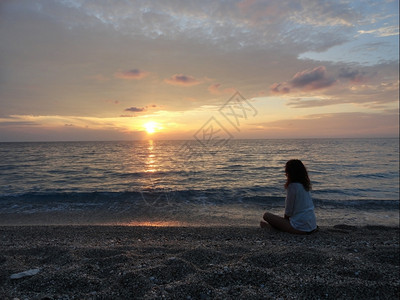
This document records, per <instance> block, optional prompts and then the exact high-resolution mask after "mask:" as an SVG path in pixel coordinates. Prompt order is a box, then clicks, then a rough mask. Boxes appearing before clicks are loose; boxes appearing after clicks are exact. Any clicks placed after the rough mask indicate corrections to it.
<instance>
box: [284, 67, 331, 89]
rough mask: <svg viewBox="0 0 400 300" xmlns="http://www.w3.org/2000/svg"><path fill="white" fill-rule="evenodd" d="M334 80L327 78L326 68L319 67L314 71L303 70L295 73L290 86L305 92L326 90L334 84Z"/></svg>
mask: <svg viewBox="0 0 400 300" xmlns="http://www.w3.org/2000/svg"><path fill="white" fill-rule="evenodd" d="M334 82H335V79H333V78H332V77H328V75H327V72H326V68H325V67H324V66H319V67H316V68H314V69H311V70H310V69H309V70H305V71H302V72H298V73H296V74H295V75H294V76H293V78H292V80H291V81H290V85H291V86H292V87H293V88H299V89H305V90H317V89H321V88H326V87H329V86H331V85H332V84H334Z"/></svg>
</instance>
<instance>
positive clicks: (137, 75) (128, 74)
mask: <svg viewBox="0 0 400 300" xmlns="http://www.w3.org/2000/svg"><path fill="white" fill-rule="evenodd" d="M147 75H149V73H148V72H145V71H141V70H139V69H132V70H129V71H119V72H117V73H115V74H114V76H115V77H117V78H121V79H136V80H139V79H143V78H145V77H146V76H147Z"/></svg>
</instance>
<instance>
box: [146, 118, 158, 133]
mask: <svg viewBox="0 0 400 300" xmlns="http://www.w3.org/2000/svg"><path fill="white" fill-rule="evenodd" d="M143 127H144V129H145V130H146V132H147V133H148V134H153V133H154V132H156V131H157V129H158V128H159V126H158V124H157V123H156V122H154V121H148V122H147V123H144V124H143Z"/></svg>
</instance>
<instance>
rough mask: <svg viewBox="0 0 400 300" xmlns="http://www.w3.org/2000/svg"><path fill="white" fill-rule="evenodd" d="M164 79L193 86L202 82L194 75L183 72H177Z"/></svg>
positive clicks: (172, 82)
mask: <svg viewBox="0 0 400 300" xmlns="http://www.w3.org/2000/svg"><path fill="white" fill-rule="evenodd" d="M164 81H165V82H166V83H168V84H171V85H179V86H193V85H198V84H200V83H201V81H199V80H197V79H195V78H194V77H192V76H189V75H183V74H175V75H173V76H171V77H170V78H168V79H165V80H164Z"/></svg>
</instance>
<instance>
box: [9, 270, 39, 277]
mask: <svg viewBox="0 0 400 300" xmlns="http://www.w3.org/2000/svg"><path fill="white" fill-rule="evenodd" d="M39 272H40V269H30V270H27V271H24V272H21V273H15V274H12V275H11V276H10V279H20V278H23V277H29V276H33V275H36V274H37V273H39Z"/></svg>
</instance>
